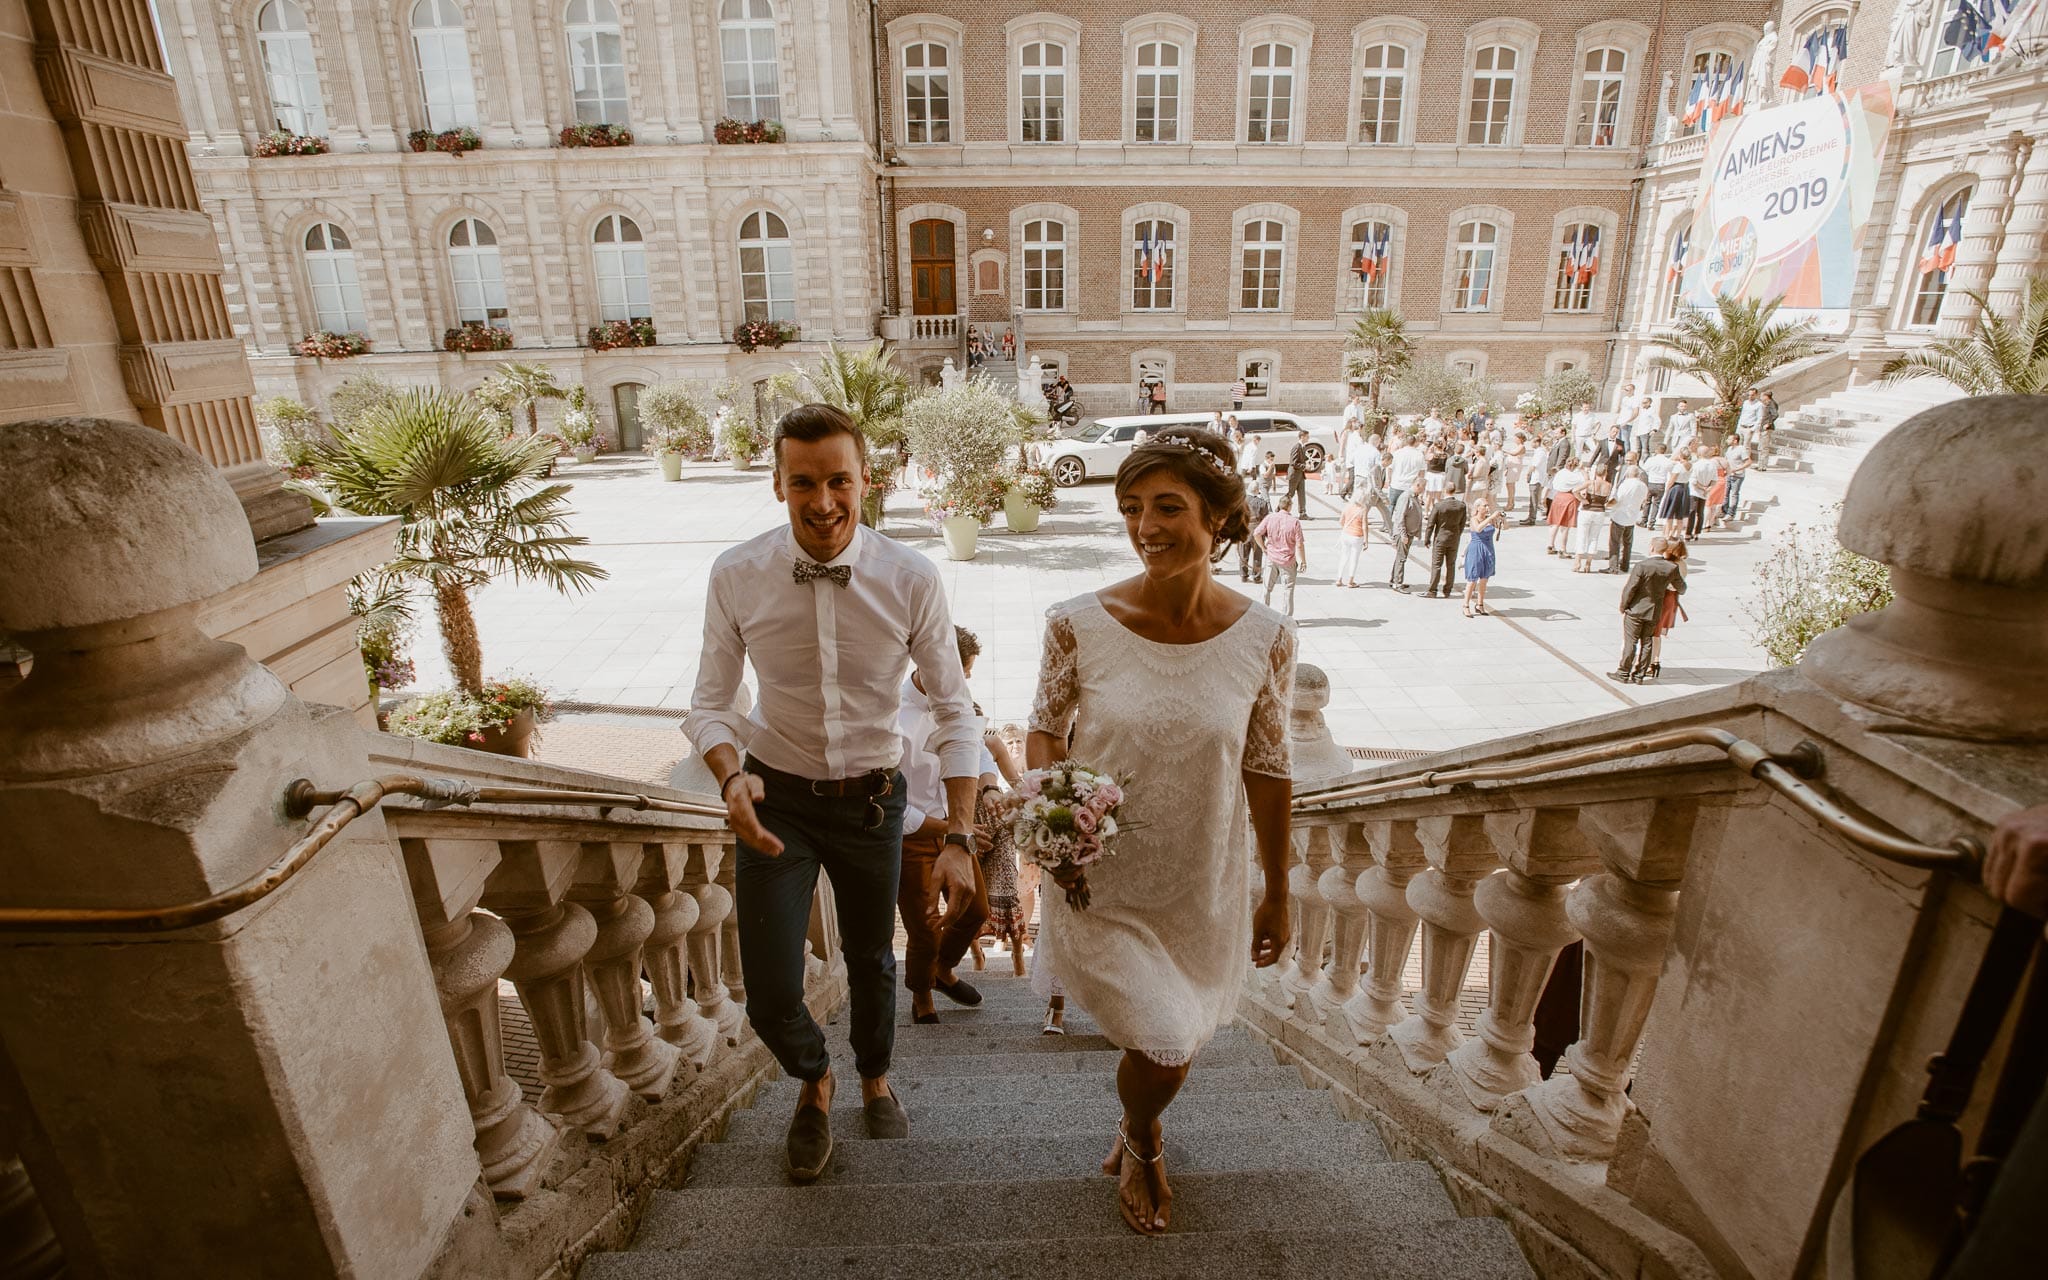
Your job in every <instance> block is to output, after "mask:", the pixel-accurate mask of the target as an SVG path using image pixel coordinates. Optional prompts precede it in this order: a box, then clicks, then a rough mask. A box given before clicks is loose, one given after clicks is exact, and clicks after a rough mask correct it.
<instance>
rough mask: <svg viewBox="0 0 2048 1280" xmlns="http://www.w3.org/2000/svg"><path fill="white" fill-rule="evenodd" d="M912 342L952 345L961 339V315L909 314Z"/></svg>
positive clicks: (910, 339) (909, 338)
mask: <svg viewBox="0 0 2048 1280" xmlns="http://www.w3.org/2000/svg"><path fill="white" fill-rule="evenodd" d="M907 319H908V320H909V321H910V331H909V334H908V335H907V336H908V340H909V341H911V342H928V343H936V344H939V345H943V346H950V345H952V344H953V343H956V342H958V341H959V340H960V317H959V316H909V317H907Z"/></svg>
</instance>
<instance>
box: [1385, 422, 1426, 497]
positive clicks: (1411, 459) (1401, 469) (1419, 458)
mask: <svg viewBox="0 0 2048 1280" xmlns="http://www.w3.org/2000/svg"><path fill="white" fill-rule="evenodd" d="M1427 466H1429V455H1428V454H1426V453H1424V452H1423V451H1422V446H1421V445H1419V444H1417V443H1416V442H1415V437H1414V436H1413V435H1412V434H1411V435H1409V436H1407V437H1405V439H1403V441H1402V443H1401V447H1400V448H1398V449H1396V450H1394V461H1393V462H1392V464H1391V465H1390V466H1389V467H1388V469H1387V492H1389V493H1406V492H1408V488H1409V486H1410V485H1412V484H1414V483H1415V477H1417V476H1419V475H1421V474H1422V472H1423V469H1424V468H1426V467H1427Z"/></svg>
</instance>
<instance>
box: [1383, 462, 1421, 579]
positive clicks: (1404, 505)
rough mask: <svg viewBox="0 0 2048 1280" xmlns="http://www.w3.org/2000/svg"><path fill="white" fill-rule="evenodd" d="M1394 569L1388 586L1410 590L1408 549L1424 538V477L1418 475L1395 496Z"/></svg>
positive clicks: (1389, 576) (1389, 577)
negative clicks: (1418, 539)
mask: <svg viewBox="0 0 2048 1280" xmlns="http://www.w3.org/2000/svg"><path fill="white" fill-rule="evenodd" d="M1393 533H1394V568H1393V571H1392V573H1390V574H1389V575H1388V577H1387V585H1388V586H1390V587H1392V588H1393V589H1394V590H1396V591H1400V592H1404V593H1405V592H1406V591H1407V590H1408V548H1409V547H1410V546H1411V545H1413V543H1414V542H1415V540H1416V539H1417V538H1419V537H1421V536H1422V476H1421V473H1419V472H1418V473H1417V474H1416V476H1415V478H1414V479H1413V480H1410V481H1409V482H1408V487H1407V488H1406V489H1403V490H1402V491H1401V492H1399V493H1397V494H1395V495H1394V520H1393Z"/></svg>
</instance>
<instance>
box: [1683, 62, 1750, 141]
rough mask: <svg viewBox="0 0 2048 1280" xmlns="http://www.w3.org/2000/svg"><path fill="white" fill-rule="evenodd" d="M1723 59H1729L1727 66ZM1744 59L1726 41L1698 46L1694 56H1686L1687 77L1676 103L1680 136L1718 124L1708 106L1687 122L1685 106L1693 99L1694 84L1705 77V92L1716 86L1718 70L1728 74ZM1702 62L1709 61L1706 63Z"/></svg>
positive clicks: (1699, 131)
mask: <svg viewBox="0 0 2048 1280" xmlns="http://www.w3.org/2000/svg"><path fill="white" fill-rule="evenodd" d="M1723 60H1725V62H1726V67H1725V68H1723V67H1722V65H1721V64H1722V61H1723ZM1741 60H1742V59H1741V56H1740V55H1738V54H1737V53H1735V52H1734V51H1733V50H1731V49H1729V48H1727V47H1726V46H1724V45H1711V46H1709V47H1707V48H1703V49H1697V50H1694V51H1693V53H1692V56H1691V57H1689V58H1687V59H1686V63H1685V78H1684V79H1683V80H1682V81H1681V82H1680V84H1679V86H1678V101H1677V103H1675V104H1674V105H1673V110H1675V111H1677V112H1678V136H1679V137H1688V136H1690V135H1692V134H1695V133H1705V132H1706V131H1707V130H1709V129H1711V128H1713V127H1714V121H1713V117H1712V116H1711V115H1710V114H1708V113H1707V112H1706V111H1704V110H1702V111H1701V112H1700V114H1699V118H1698V119H1696V120H1694V121H1693V122H1692V123H1691V124H1687V123H1685V108H1686V106H1687V105H1688V104H1689V103H1691V101H1692V92H1693V87H1694V86H1695V85H1699V84H1700V82H1701V81H1705V85H1703V86H1702V87H1701V90H1700V91H1701V92H1702V93H1705V92H1706V90H1707V89H1708V88H1711V87H1712V86H1713V83H1714V77H1715V76H1716V75H1717V74H1719V75H1728V74H1731V73H1733V71H1734V70H1735V65H1736V64H1737V63H1738V62H1740V61H1741ZM1702 63H1704V64H1705V65H1704V66H1702V65H1701V64H1702Z"/></svg>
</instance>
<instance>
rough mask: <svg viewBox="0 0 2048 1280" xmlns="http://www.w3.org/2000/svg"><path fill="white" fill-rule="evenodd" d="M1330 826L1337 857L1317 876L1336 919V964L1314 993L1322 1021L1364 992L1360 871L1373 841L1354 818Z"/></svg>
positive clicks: (1369, 860)
mask: <svg viewBox="0 0 2048 1280" xmlns="http://www.w3.org/2000/svg"><path fill="white" fill-rule="evenodd" d="M1327 830H1328V831H1329V833H1330V836H1329V839H1330V847H1331V852H1332V853H1333V854H1334V855H1335V857H1336V859H1337V861H1336V862H1334V863H1332V864H1331V866H1330V868H1329V870H1327V871H1325V872H1323V874H1322V875H1321V877H1319V878H1318V879H1317V880H1316V892H1317V893H1318V894H1319V895H1320V896H1321V897H1322V899H1323V901H1324V903H1326V904H1327V905H1328V906H1329V908H1330V911H1331V912H1332V914H1333V915H1334V916H1335V919H1336V923H1335V926H1334V929H1333V931H1332V941H1331V944H1330V963H1329V965H1328V966H1327V967H1325V968H1324V970H1323V972H1322V976H1321V977H1319V978H1318V979H1317V980H1316V984H1315V986H1313V987H1311V988H1310V989H1309V993H1308V995H1309V1001H1310V1003H1311V1004H1312V1005H1313V1006H1314V1008H1315V1013H1316V1020H1317V1021H1319V1022H1328V1021H1329V1020H1330V1019H1331V1016H1332V1015H1333V1014H1335V1013H1337V1012H1338V1011H1339V1010H1341V1009H1342V1008H1343V1007H1344V1005H1345V1003H1346V1002H1347V1001H1349V1000H1350V999H1351V997H1352V996H1353V995H1355V994H1356V993H1357V991H1358V973H1359V969H1358V966H1359V961H1360V959H1361V958H1363V956H1364V954H1365V933H1366V924H1367V922H1366V915H1365V903H1364V901H1363V900H1361V899H1360V898H1359V896H1358V874H1359V871H1360V870H1361V869H1362V868H1364V867H1367V866H1370V865H1371V863H1372V846H1371V845H1370V844H1368V843H1367V842H1366V838H1365V830H1364V828H1362V827H1360V826H1359V825H1358V824H1356V823H1350V824H1347V825H1345V826H1342V827H1330V828H1327Z"/></svg>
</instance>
